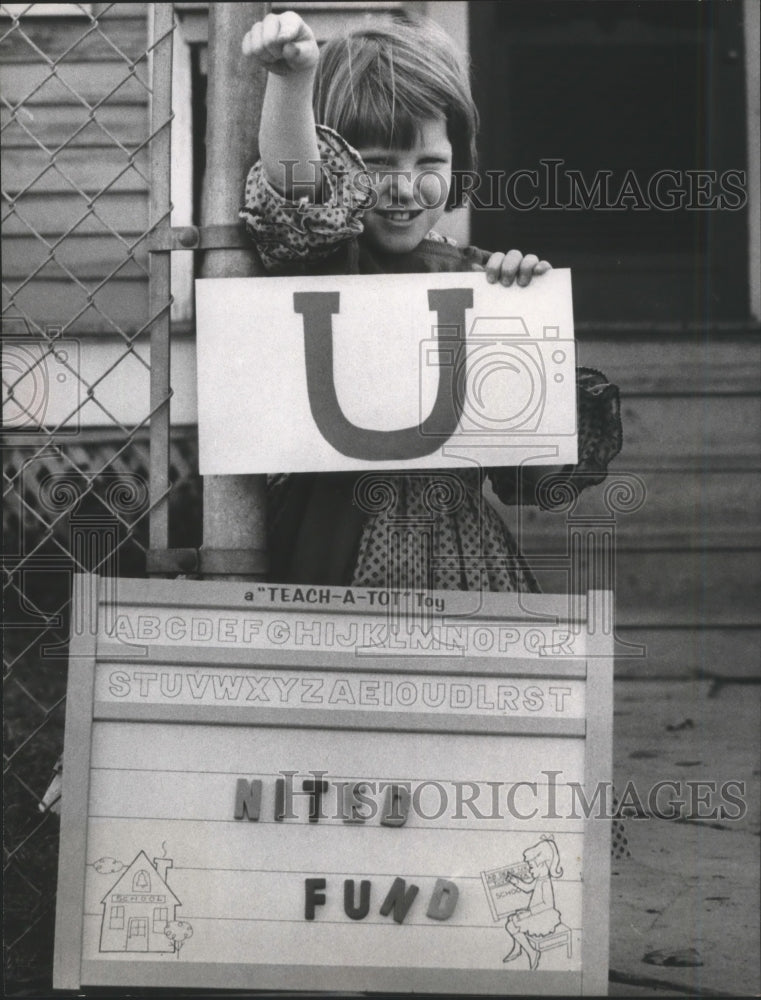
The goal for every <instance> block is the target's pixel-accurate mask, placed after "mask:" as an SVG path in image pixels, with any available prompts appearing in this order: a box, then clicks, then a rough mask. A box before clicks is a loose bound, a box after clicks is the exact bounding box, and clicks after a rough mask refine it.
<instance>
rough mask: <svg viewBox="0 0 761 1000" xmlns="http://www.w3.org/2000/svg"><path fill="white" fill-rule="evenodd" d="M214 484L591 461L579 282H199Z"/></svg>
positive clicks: (205, 435) (204, 414)
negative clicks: (579, 431) (585, 442)
mask: <svg viewBox="0 0 761 1000" xmlns="http://www.w3.org/2000/svg"><path fill="white" fill-rule="evenodd" d="M196 310H197V329H198V430H199V447H200V470H201V473H202V474H203V475H211V474H226V473H263V472H310V471H328V470H363V469H378V468H395V469H404V468H447V467H449V468H453V467H464V466H469V465H474V464H475V465H481V466H517V465H521V464H524V463H530V464H535V465H565V464H567V463H573V462H575V461H576V459H577V452H576V382H575V345H574V340H573V309H572V302H571V275H570V271H567V270H565V271H552V272H550V273H549V274H546V275H544V276H542V277H541V278H539V279H534V281H533V282H532V284H531V285H530V286H529V287H527V288H518V287H517V286H513V287H511V288H504V287H503V286H501V285H491V284H489V283H488V282H487V281H486V277H485V275H484V274H483V273H444V274H399V275H394V277H393V280H390V279H389V277H388V276H387V275H338V276H328V277H296V278H290V277H289V278H275V277H267V278H209V279H205V280H202V281H198V282H197V283H196Z"/></svg>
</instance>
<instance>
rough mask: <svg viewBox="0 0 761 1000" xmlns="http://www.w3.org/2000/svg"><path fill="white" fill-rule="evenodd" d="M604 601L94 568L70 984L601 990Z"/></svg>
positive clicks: (84, 592) (68, 953)
mask: <svg viewBox="0 0 761 1000" xmlns="http://www.w3.org/2000/svg"><path fill="white" fill-rule="evenodd" d="M91 583H92V586H91ZM115 596H116V597H117V599H115ZM609 601H610V594H607V593H606V594H602V593H590V594H589V595H588V596H587V598H586V599H585V598H583V597H581V596H579V595H577V596H576V597H575V598H574V601H573V602H572V604H573V609H572V610H571V607H570V605H569V601H568V599H567V598H566V597H559V596H551V595H536V594H530V595H529V594H476V593H454V592H446V593H445V592H441V591H440V592H435V593H430V592H422V591H402V592H397V591H390V590H380V589H376V590H369V589H363V588H357V587H321V588H319V589H317V588H304V587H297V586H285V585H270V584H259V583H255V584H248V583H229V582H190V581H171V582H170V581H159V580H150V581H146V580H124V579H120V580H119V581H118V595H115V594H114V592H113V590H112V589H110V585H109V583H108V582H103V583H102V584H98V581H97V580H95V579H93V578H85V577H79V578H78V582H77V588H76V593H75V609H74V614H73V615H72V622H73V623H74V633H73V635H72V642H71V646H70V664H69V683H68V691H67V711H66V740H65V751H64V753H65V767H64V773H63V780H64V789H63V796H62V808H63V812H62V827H61V854H60V865H59V883H58V894H57V923H56V952H55V974H54V985H55V986H56V987H57V988H60V989H70V990H79V989H80V988H81V987H82V986H84V985H98V986H112V987H113V986H122V987H156V988H158V987H173V988H180V989H182V988H188V987H195V988H203V987H208V988H212V989H242V990H251V989H258V990H309V991H312V992H314V991H319V990H325V991H329V992H331V993H334V992H335V991H336V990H348V991H352V992H358V991H363V990H370V991H375V992H389V991H392V992H402V993H406V992H409V993H420V992H428V993H431V992H434V993H435V992H438V993H451V992H455V993H490V994H496V995H505V994H510V993H512V994H522V995H526V994H533V993H541V994H550V993H552V994H559V995H563V996H571V995H573V994H579V993H589V994H599V993H601V992H604V991H605V988H606V984H607V940H608V924H607V921H608V893H609V854H610V824H609V822H606V821H605V819H604V814H605V812H606V811H607V814H608V815H609V810H610V808H611V800H610V767H611V716H612V689H613V685H612V676H613V664H612V658H611V655H610V654H611V647H612V633H607V632H604V631H601V628H602V626H603V624H604V623H606V622H608V621H610V619H609V617H608V616H607V613H606V612H605V611H604V609H605V607H606V606H608V605H609ZM421 647H424V648H425V650H426V653H425V655H421ZM606 789H607V793H606V791H605V790H606ZM606 794H607V805H606Z"/></svg>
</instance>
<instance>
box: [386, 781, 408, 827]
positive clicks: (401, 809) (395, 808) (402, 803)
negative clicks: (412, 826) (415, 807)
mask: <svg viewBox="0 0 761 1000" xmlns="http://www.w3.org/2000/svg"><path fill="white" fill-rule="evenodd" d="M409 811H410V791H409V789H408V788H406V787H405V786H404V785H389V786H388V788H387V789H386V797H385V799H384V800H383V814H382V815H381V826H404V824H405V823H406V822H407V813H408V812H409Z"/></svg>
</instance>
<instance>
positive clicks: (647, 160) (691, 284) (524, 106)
mask: <svg viewBox="0 0 761 1000" xmlns="http://www.w3.org/2000/svg"><path fill="white" fill-rule="evenodd" d="M469 10H470V32H471V53H472V59H473V67H474V78H475V93H476V100H477V104H478V107H479V110H480V111H481V116H482V128H481V140H480V147H479V155H480V161H481V162H480V173H481V176H482V178H483V177H485V176H486V172H488V171H494V172H495V174H494V175H493V177H494V178H496V177H500V178H503V177H511V176H512V178H513V180H512V185H511V187H510V189H509V190H507V189H506V188H505V181H502V182H501V183H502V201H503V203H504V204H506V206H507V207H505V208H504V209H499V208H498V209H497V210H489V209H487V208H485V207H475V208H474V210H473V213H472V241H473V242H474V243H476V244H477V245H479V246H482V247H485V248H487V249H490V250H494V249H500V250H507V249H509V248H510V247H513V246H515V247H518V248H519V249H521V250H523V251H524V253H525V252H528V251H532V252H536V253H538V254H540V255H541V256H544V257H547V258H548V259H549V260H550V261H551V262H552V263H553V264H554V265H555V266H558V267H572V268H573V272H574V275H573V276H574V301H575V313H576V317H577V319H578V320H580V321H581V322H582V323H583V322H584V321H605V322H619V323H629V322H636V323H641V322H643V321H645V322H646V321H649V320H652V321H658V322H660V323H665V322H667V323H691V324H692V323H704V322H706V321H708V320H738V319H745V318H747V316H748V302H747V266H748V265H747V253H748V251H747V246H748V243H747V207H746V206H745V183H744V176H743V172H744V171H745V169H746V159H747V154H746V147H745V127H746V126H745V89H744V87H745V81H744V62H743V50H742V45H743V35H742V6H741V3H740V2H739V0H722V2H721V3H718V2H712V0H708V2H705V3H698V2H693V0H659V2H656V3H653V2H634V0H594V2H592V0H509V2H490V0H480V2H478V0H477V2H475V3H471V4H470V7H469ZM553 161H554V162H553ZM517 171H526V172H527V173H525V174H523V175H518V174H517V173H516V172H517ZM666 171H668V172H669V173H664V172H666ZM529 172H531V173H529ZM534 172H535V173H534ZM733 172H734V173H733ZM658 177H661V180H660V181H658V180H657V178H658ZM489 187H490V186H489V185H488V184H487V185H484V184H483V183H482V187H481V194H482V197H481V202H482V203H484V202H486V201H487V200H488V197H489V194H490V191H489ZM680 191H681V192H684V193H680ZM492 193H493V192H492ZM537 197H538V204H535V205H534V207H524V206H530V205H531V204H532V201H535V200H536V198H537ZM585 200H586V202H587V205H586V206H585ZM680 202H681V204H680ZM672 205H673V206H674V207H673V208H672ZM562 206H565V207H562ZM569 206H575V207H569Z"/></svg>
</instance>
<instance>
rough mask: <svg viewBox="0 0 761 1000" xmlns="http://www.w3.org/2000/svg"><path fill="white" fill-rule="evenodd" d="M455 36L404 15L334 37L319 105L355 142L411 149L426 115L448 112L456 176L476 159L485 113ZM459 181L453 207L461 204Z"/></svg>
mask: <svg viewBox="0 0 761 1000" xmlns="http://www.w3.org/2000/svg"><path fill="white" fill-rule="evenodd" d="M461 58H462V57H461V56H460V55H459V53H458V52H457V49H456V48H455V46H454V44H453V42H452V40H451V39H450V38H449V36H448V35H447V34H446V33H445V32H444V31H443V30H442V29H441V28H439V27H438V25H436V24H434V23H433V22H432V21H428V20H426V19H424V18H419V17H413V16H412V15H405V16H404V17H403V18H399V19H396V20H394V21H392V22H390V23H387V24H374V25H372V27H365V28H359V29H357V30H355V31H352V32H350V33H348V34H346V35H343V36H341V37H338V38H334V39H331V40H330V41H329V42H327V43H326V44H325V46H324V47H323V48H322V50H321V53H320V64H319V68H318V72H317V78H316V80H315V89H314V111H315V117H316V119H317V121H318V122H320V124H322V125H327V126H329V127H330V128H333V129H335V130H336V132H338V133H339V134H340V135H342V136H343V138H344V139H346V141H347V142H349V143H351V144H352V145H353V146H380V147H384V148H393V147H395V148H398V149H409V148H410V147H411V146H412V145H413V144H414V142H415V140H416V138H417V136H418V132H419V127H420V121H421V120H422V119H426V118H435V117H439V116H440V117H443V118H444V120H445V121H446V127H447V137H448V138H449V141H450V142H451V144H452V170H453V173H454V174H455V176H457V174H458V173H460V172H464V171H473V170H475V166H476V143H475V138H476V131H477V129H478V112H477V111H476V107H475V105H474V103H473V97H472V95H471V92H470V81H469V79H468V74H467V70H466V69H465V68H464V67H463V65H462V62H461ZM462 187H463V185H461V184H457V183H453V184H452V188H451V190H450V193H449V199H448V202H447V206H446V207H447V209H448V210H449V209H452V208H455V207H457V205H459V204H461V203H462V193H461V192H462Z"/></svg>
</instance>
